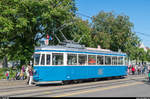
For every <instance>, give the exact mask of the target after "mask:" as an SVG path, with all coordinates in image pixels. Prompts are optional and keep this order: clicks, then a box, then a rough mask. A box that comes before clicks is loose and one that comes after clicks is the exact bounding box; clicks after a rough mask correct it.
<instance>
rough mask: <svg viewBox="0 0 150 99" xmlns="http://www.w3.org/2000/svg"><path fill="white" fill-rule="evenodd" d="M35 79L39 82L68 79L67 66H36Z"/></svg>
mask: <svg viewBox="0 0 150 99" xmlns="http://www.w3.org/2000/svg"><path fill="white" fill-rule="evenodd" d="M34 70H35V71H36V73H35V74H34V78H33V79H34V80H35V81H37V82H45V81H62V80H67V79H66V78H67V76H66V67H65V66H35V67H34Z"/></svg>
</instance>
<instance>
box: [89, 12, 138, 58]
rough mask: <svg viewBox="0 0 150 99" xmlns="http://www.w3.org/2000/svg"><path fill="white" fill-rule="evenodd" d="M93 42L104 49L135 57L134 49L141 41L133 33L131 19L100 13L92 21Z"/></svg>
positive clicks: (110, 13) (111, 13) (109, 13)
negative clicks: (119, 51)
mask: <svg viewBox="0 0 150 99" xmlns="http://www.w3.org/2000/svg"><path fill="white" fill-rule="evenodd" d="M92 22H93V24H92V29H93V30H92V34H93V38H94V39H93V40H94V42H96V43H95V44H96V46H97V45H99V44H100V45H101V47H102V48H107V49H111V50H113V51H118V50H119V49H121V51H122V52H125V53H127V55H128V56H129V57H130V56H134V55H132V54H134V53H133V52H134V49H135V48H136V47H137V46H138V44H139V42H140V40H139V38H138V37H137V36H136V35H135V33H134V32H132V28H133V23H131V22H130V21H129V17H128V16H125V15H115V14H114V13H113V12H108V13H105V12H103V11H102V12H100V13H99V14H98V15H97V16H94V17H93V20H92Z"/></svg>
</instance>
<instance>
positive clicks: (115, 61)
mask: <svg viewBox="0 0 150 99" xmlns="http://www.w3.org/2000/svg"><path fill="white" fill-rule="evenodd" d="M112 65H117V57H116V56H113V57H112Z"/></svg>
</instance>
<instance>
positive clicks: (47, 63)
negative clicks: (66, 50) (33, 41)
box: [46, 54, 51, 65]
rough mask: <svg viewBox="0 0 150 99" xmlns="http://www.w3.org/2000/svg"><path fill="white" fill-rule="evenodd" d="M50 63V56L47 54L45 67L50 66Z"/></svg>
mask: <svg viewBox="0 0 150 99" xmlns="http://www.w3.org/2000/svg"><path fill="white" fill-rule="evenodd" d="M50 62H51V55H50V54H47V55H46V65H50Z"/></svg>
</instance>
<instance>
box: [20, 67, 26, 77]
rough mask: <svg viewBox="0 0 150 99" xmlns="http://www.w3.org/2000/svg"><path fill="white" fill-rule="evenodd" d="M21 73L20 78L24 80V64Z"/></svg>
mask: <svg viewBox="0 0 150 99" xmlns="http://www.w3.org/2000/svg"><path fill="white" fill-rule="evenodd" d="M21 73H22V78H21V79H22V80H24V73H25V69H24V65H23V66H22V68H21Z"/></svg>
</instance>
